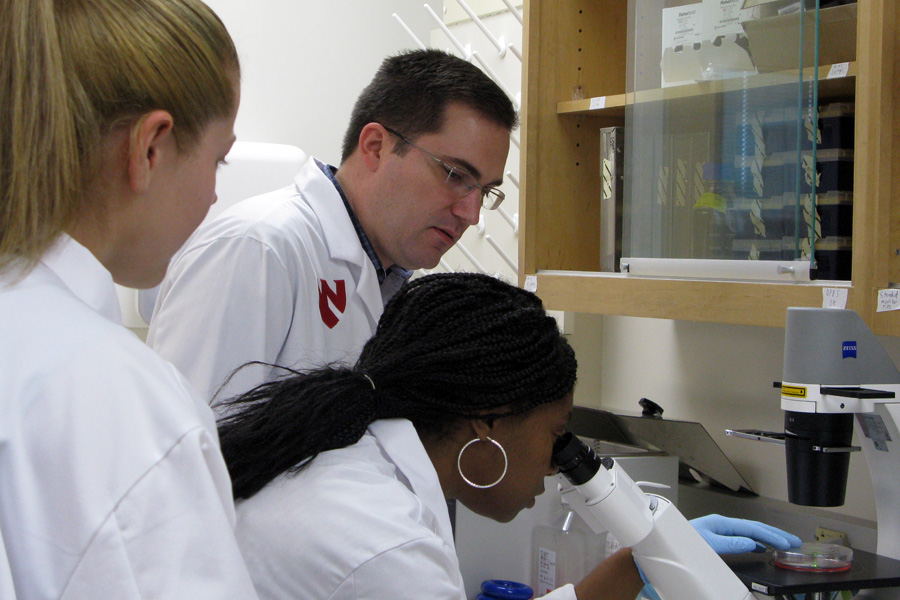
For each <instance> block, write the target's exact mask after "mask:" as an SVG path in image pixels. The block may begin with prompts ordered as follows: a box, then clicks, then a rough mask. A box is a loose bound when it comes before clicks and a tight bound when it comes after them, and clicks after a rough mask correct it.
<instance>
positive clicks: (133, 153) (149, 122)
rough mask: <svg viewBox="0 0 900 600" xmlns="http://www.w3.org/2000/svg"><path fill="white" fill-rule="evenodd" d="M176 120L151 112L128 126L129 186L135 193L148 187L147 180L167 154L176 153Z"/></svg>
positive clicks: (170, 116)
mask: <svg viewBox="0 0 900 600" xmlns="http://www.w3.org/2000/svg"><path fill="white" fill-rule="evenodd" d="M174 125H175V121H174V119H173V118H172V115H171V114H170V113H169V112H168V111H165V110H154V111H151V112H149V113H147V114H145V115H144V116H142V117H141V118H140V119H138V120H137V121H136V122H135V123H134V125H132V127H131V135H130V136H129V142H128V183H129V185H130V187H131V190H132V191H133V192H135V193H142V192H145V191H146V190H147V188H149V187H150V179H151V177H152V175H153V174H154V172H155V171H156V169H157V168H158V167H159V164H160V161H161V160H163V159H164V158H167V156H166V155H167V154H171V153H177V152H178V148H177V145H176V144H175V134H174V131H173V127H174Z"/></svg>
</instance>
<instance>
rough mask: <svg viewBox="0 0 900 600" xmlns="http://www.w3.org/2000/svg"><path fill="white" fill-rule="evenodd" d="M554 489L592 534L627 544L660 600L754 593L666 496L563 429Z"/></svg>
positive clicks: (739, 598)
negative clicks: (606, 535) (651, 490)
mask: <svg viewBox="0 0 900 600" xmlns="http://www.w3.org/2000/svg"><path fill="white" fill-rule="evenodd" d="M553 460H554V462H555V464H556V465H557V466H558V467H559V471H560V475H559V476H558V477H559V480H560V494H561V496H562V499H563V502H564V503H567V504H569V506H571V507H572V509H573V510H574V511H575V512H576V513H578V515H579V516H580V517H581V518H582V519H584V521H585V522H586V523H587V524H588V525H589V526H590V527H591V529H593V530H594V531H595V532H597V533H602V532H604V531H609V532H610V533H612V534H613V535H614V536H615V537H616V539H617V540H618V541H619V542H620V543H621V544H622V545H623V546H628V547H631V549H632V554H633V556H634V559H635V561H636V562H637V564H638V565H639V566H640V567H641V569H642V570H643V572H644V574H645V575H646V576H647V578H648V579H649V581H650V582H651V583H652V584H653V587H654V588H655V589H656V592H657V594H659V596H660V598H662V600H753V599H754V598H756V596H754V595H753V594H752V593H751V592H750V591H749V590H748V589H747V587H746V586H745V585H744V584H743V583H742V582H741V580H740V579H739V578H738V577H737V576H736V575H735V574H734V573H733V572H732V570H731V569H730V568H729V567H728V565H726V564H725V563H724V562H723V561H722V559H721V558H720V557H719V556H718V555H717V554H716V553H715V552H714V551H713V549H712V548H711V547H710V546H709V545H708V544H707V543H706V541H704V540H703V538H702V537H700V534H699V533H697V531H696V530H695V529H694V528H693V526H691V524H690V523H689V522H688V521H687V519H685V518H684V516H683V515H682V514H681V512H679V511H678V509H677V508H675V505H673V504H672V503H671V502H670V501H669V500H667V499H666V498H663V497H661V496H656V495H653V494H647V493H645V492H644V491H643V490H642V489H641V488H640V487H639V486H638V485H637V484H636V483H635V482H634V481H632V479H631V478H630V477H629V476H628V474H627V473H625V471H624V470H623V469H622V467H620V466H619V464H618V463H617V462H616V461H615V460H614V459H612V458H610V457H603V458H598V457H597V455H596V454H595V453H594V451H593V450H592V449H591V448H590V446H588V445H587V444H585V443H584V442H583V441H581V440H580V439H579V438H578V437H576V436H575V435H574V434H573V433H571V432H569V433H566V434H564V435H563V436H561V437H560V438H559V439H558V440H557V441H556V443H555V444H554V446H553Z"/></svg>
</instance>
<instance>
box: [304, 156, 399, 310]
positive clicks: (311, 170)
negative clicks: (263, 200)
mask: <svg viewBox="0 0 900 600" xmlns="http://www.w3.org/2000/svg"><path fill="white" fill-rule="evenodd" d="M316 162H317V161H316V159H315V158H314V157H312V156H311V157H309V160H307V161H306V163H304V165H303V167H302V168H301V169H300V173H298V174H297V176H296V177H295V178H294V184H295V185H296V186H297V188H298V190H299V192H300V194H301V195H302V196H303V198H304V200H305V201H306V202H307V203H308V204H309V206H310V207H311V208H312V209H313V211H314V212H315V213H316V217H318V219H319V223H321V225H322V232H323V234H324V237H325V245H326V246H327V247H328V255H329V257H330V258H331V259H332V260H340V261H344V262H348V263H350V264H353V265H356V266H357V267H358V268H359V269H360V277H359V283H358V285H357V290H356V292H357V293H358V294H359V295H360V297H361V298H362V299H363V302H364V304H365V305H366V309H367V310H368V311H369V316H370V317H372V318H373V319H374V320H375V321H377V320H378V317H379V316H380V315H381V311H382V308H383V305H382V301H381V292H380V290H379V287H378V274H377V273H376V272H375V266H374V265H373V264H372V261H371V260H370V259H369V257H368V256H367V255H366V252H365V250H363V247H362V244H361V243H360V241H359V237H358V236H357V235H356V229H355V228H354V227H353V222H352V221H351V220H350V215H349V214H347V209H346V208H345V207H344V201H343V200H342V199H341V196H340V194H338V191H337V189H336V188H335V187H334V184H333V183H332V182H331V181H330V180H329V179H328V177H327V176H326V175H325V173H323V172H322V169H320V168H319V165H318V164H316Z"/></svg>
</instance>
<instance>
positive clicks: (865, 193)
mask: <svg viewBox="0 0 900 600" xmlns="http://www.w3.org/2000/svg"><path fill="white" fill-rule="evenodd" d="M673 5H675V2H674V0H672V1H669V0H664V1H662V2H661V3H660V6H664V7H670V6H673ZM628 6H629V2H628V0H608V1H607V2H602V3H601V2H596V0H559V1H558V2H540V1H539V0H526V2H525V25H526V29H525V46H526V47H525V53H524V54H525V61H524V72H523V86H522V88H523V95H524V98H523V111H522V113H523V119H522V135H521V139H522V146H521V160H522V169H521V174H522V176H521V182H520V200H519V202H520V205H519V206H520V236H519V265H520V267H521V270H520V279H519V283H520V285H523V286H525V285H526V284H532V283H536V285H537V293H538V295H539V296H541V298H542V299H543V300H544V302H545V304H546V306H547V307H548V308H551V309H554V310H566V311H576V312H588V313H596V314H607V315H628V316H635V317H652V318H665V319H684V320H692V321H703V322H718V323H734V324H748V325H763V326H776V327H778V326H783V323H784V316H785V313H786V309H787V308H788V307H789V306H822V303H823V294H822V289H823V288H824V287H844V288H846V289H847V290H848V300H847V307H848V308H852V309H854V310H856V311H857V312H858V313H859V314H860V315H861V316H862V317H863V319H865V320H866V322H867V323H868V324H869V325H870V326H871V327H872V329H873V330H874V331H875V332H876V333H878V334H882V335H900V312H877V311H876V307H877V298H878V292H879V290H881V289H884V288H888V287H890V286H891V285H892V283H893V284H896V283H900V196H898V195H897V193H896V190H897V182H896V179H895V173H897V167H896V165H897V164H900V102H897V101H896V99H895V94H894V91H895V88H896V86H897V85H898V81H900V69H898V68H897V67H896V65H897V64H898V53H900V47H897V46H896V44H895V43H894V42H895V40H896V31H898V30H900V7H898V4H897V3H896V2H895V1H894V0H866V2H860V3H859V4H858V9H857V11H858V16H857V20H856V21H855V31H848V35H854V34H855V37H856V40H855V42H856V53H855V56H856V60H855V61H854V62H851V63H849V64H847V67H848V68H847V70H846V74H844V76H842V77H834V78H829V74H830V73H831V72H832V65H825V66H822V67H820V68H819V70H818V78H819V87H818V95H819V101H820V105H821V104H823V103H827V102H845V101H852V102H854V103H855V117H854V119H855V122H854V129H855V140H856V141H855V147H854V163H853V206H852V215H853V216H852V240H853V241H852V249H851V262H852V265H851V266H852V269H851V277H852V280H851V281H850V282H846V281H818V282H809V283H764V282H746V281H744V282H741V281H712V280H689V279H665V278H656V277H642V276H637V275H634V274H616V273H601V272H599V269H600V248H601V230H602V228H601V212H600V189H601V183H602V182H601V177H600V136H601V134H600V129H601V128H602V127H607V126H611V125H617V126H621V125H624V123H625V112H626V109H627V108H628V107H629V106H633V105H634V104H635V102H643V101H644V100H649V101H657V100H669V99H674V100H675V103H677V102H679V99H681V98H683V99H684V101H685V102H686V103H692V102H696V108H695V109H694V110H695V112H697V113H698V114H700V115H707V114H709V112H710V111H709V109H708V108H707V107H708V106H710V105H714V104H715V103H717V102H718V100H719V98H720V97H721V98H722V99H723V101H724V100H730V98H729V95H730V94H731V93H732V92H737V91H740V90H746V89H748V86H750V88H751V89H753V90H757V89H758V90H760V92H761V93H765V91H766V90H767V89H772V88H771V87H769V86H772V85H776V84H778V83H784V82H785V80H786V79H789V78H791V77H792V76H793V78H795V80H799V70H796V71H794V72H793V74H792V73H790V72H776V73H763V74H760V75H754V76H752V77H749V78H747V79H743V78H741V79H736V80H727V79H725V80H718V81H711V82H698V83H696V84H687V85H682V86H673V87H669V88H661V89H657V90H652V91H648V92H639V94H638V95H637V96H635V95H633V94H631V93H626V90H627V89H628V85H627V83H626V82H627V81H628V77H629V75H628V73H626V63H627V62H628V60H627V56H626V54H627V53H629V52H634V51H635V49H634V48H632V47H630V46H629V43H632V42H634V40H629V36H628V18H627V17H628ZM644 53H645V54H646V56H644V57H643V59H644V60H651V61H658V60H659V58H658V50H655V49H650V50H647V49H644ZM839 64H841V65H844V64H845V63H839ZM836 70H837V69H836ZM651 81H652V80H651ZM579 86H580V87H581V88H582V89H584V90H585V93H586V94H588V95H589V96H590V97H589V98H586V99H584V100H577V101H562V100H563V99H564V98H567V97H570V94H571V93H572V90H573V89H574V88H577V87H579ZM754 93H755V92H754ZM698 100H699V102H698ZM689 106H692V105H691V104H689ZM592 107H593V108H592ZM684 112H685V111H682V113H684Z"/></svg>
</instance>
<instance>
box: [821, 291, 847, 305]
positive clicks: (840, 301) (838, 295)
mask: <svg viewBox="0 0 900 600" xmlns="http://www.w3.org/2000/svg"><path fill="white" fill-rule="evenodd" d="M847 295H848V294H847V288H822V308H847Z"/></svg>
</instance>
